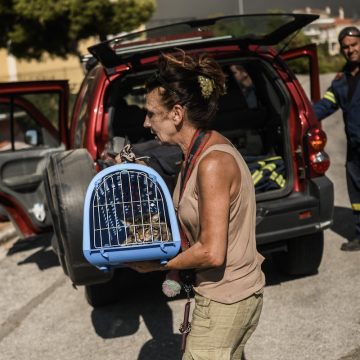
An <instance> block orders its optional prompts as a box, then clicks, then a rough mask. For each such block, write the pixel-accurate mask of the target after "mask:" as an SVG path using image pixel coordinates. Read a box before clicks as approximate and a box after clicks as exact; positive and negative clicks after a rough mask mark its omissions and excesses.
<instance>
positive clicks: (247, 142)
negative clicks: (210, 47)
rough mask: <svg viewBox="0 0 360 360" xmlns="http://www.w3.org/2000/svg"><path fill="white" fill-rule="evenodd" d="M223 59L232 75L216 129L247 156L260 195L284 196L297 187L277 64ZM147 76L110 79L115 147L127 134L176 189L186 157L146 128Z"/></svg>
mask: <svg viewBox="0 0 360 360" xmlns="http://www.w3.org/2000/svg"><path fill="white" fill-rule="evenodd" d="M220 63H221V65H222V67H223V71H224V72H225V74H226V77H227V92H226V94H225V95H224V96H222V97H221V98H220V101H219V109H218V112H217V116H216V118H215V119H214V123H213V129H215V130H217V131H219V132H221V133H222V134H223V135H224V136H226V137H227V138H228V139H229V140H230V141H231V142H232V143H233V144H234V146H235V147H236V148H237V149H238V150H239V152H240V153H241V154H242V155H243V157H244V159H245V160H246V162H247V164H248V166H249V169H250V171H251V173H252V177H253V180H254V185H255V190H256V193H257V198H258V200H260V199H270V198H276V197H279V196H284V195H285V194H286V193H288V192H289V191H290V189H291V187H292V184H291V178H292V177H291V166H290V164H291V161H290V156H289V155H290V144H289V136H290V135H289V129H288V117H289V99H288V96H287V92H286V90H285V87H284V85H283V83H282V82H281V81H280V79H279V78H278V76H277V75H276V73H275V71H274V70H273V69H272V67H271V66H270V65H269V64H268V63H267V62H266V61H264V60H262V59H260V58H259V57H255V56H254V57H247V58H245V57H242V58H241V59H233V60H231V61H229V60H226V62H220ZM240 72H241V74H239V73H240ZM148 76H149V72H146V73H139V72H138V73H137V74H136V75H131V74H129V75H127V76H124V77H122V78H118V79H117V80H115V81H114V82H113V83H112V84H111V86H110V88H109V91H108V94H107V95H108V96H107V100H106V101H107V109H108V113H109V124H110V125H109V126H110V131H109V133H110V137H111V139H112V141H111V144H110V147H111V146H112V147H113V149H114V150H116V151H118V150H119V144H123V142H124V138H126V139H127V141H129V142H130V143H131V144H132V145H133V148H134V152H135V153H136V154H137V155H138V156H150V158H151V160H150V165H151V166H153V167H154V168H155V169H156V170H157V171H159V172H160V174H161V175H163V176H164V178H165V180H166V181H167V183H168V185H169V187H170V188H173V186H174V181H175V179H176V175H177V173H178V170H179V164H180V162H181V153H180V150H179V149H178V148H176V147H173V146H167V145H160V144H159V143H158V142H157V141H155V140H154V139H153V136H152V135H151V134H150V131H149V130H148V129H145V128H144V127H143V122H144V118H145V109H144V103H145V88H144V81H145V79H146V78H147V77H148ZM236 76H237V79H236ZM241 77H242V78H241ZM242 80H243V82H241V81H242Z"/></svg>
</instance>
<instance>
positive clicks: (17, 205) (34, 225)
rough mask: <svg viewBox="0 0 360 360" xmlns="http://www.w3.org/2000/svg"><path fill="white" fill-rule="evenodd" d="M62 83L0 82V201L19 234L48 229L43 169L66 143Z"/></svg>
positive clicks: (64, 84)
mask: <svg viewBox="0 0 360 360" xmlns="http://www.w3.org/2000/svg"><path fill="white" fill-rule="evenodd" d="M68 97H69V85H68V82H67V81H37V82H13V83H1V84H0V205H1V206H2V207H3V208H4V209H5V210H6V212H7V214H8V216H9V218H10V219H11V221H12V223H13V224H14V225H15V227H16V228H17V230H18V233H19V235H20V236H22V237H29V236H31V235H36V234H40V233H43V232H47V231H49V230H51V219H50V216H49V214H48V210H47V207H46V204H45V199H46V197H45V192H44V184H43V171H44V169H45V167H46V166H47V162H48V158H49V155H50V154H52V153H54V152H58V151H63V150H65V149H66V148H67V146H68V129H67V124H68V121H67V117H68V115H67V112H68Z"/></svg>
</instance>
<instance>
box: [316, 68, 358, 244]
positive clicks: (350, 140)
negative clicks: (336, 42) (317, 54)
mask: <svg viewBox="0 0 360 360" xmlns="http://www.w3.org/2000/svg"><path fill="white" fill-rule="evenodd" d="M339 108H340V109H341V110H342V111H343V117H344V124H345V133H346V138H347V157H346V180H347V186H348V193H349V198H350V202H351V206H352V209H353V214H354V220H355V229H356V237H357V238H359V239H360V71H359V72H358V73H357V74H356V76H352V75H351V74H350V72H349V70H348V68H347V66H345V67H344V69H343V72H342V73H339V74H338V75H337V76H336V77H335V79H334V80H333V81H332V83H331V86H330V87H329V89H328V90H327V91H326V93H325V95H324V97H323V98H322V99H321V100H320V101H319V102H317V103H316V104H315V105H314V111H315V113H316V115H317V117H318V119H319V120H322V119H324V118H325V117H327V116H329V115H331V114H332V113H334V112H335V111H336V110H337V109H339Z"/></svg>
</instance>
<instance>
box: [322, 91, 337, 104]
mask: <svg viewBox="0 0 360 360" xmlns="http://www.w3.org/2000/svg"><path fill="white" fill-rule="evenodd" d="M324 99H326V100H329V101H331V102H332V103H334V104H336V98H335V95H334V94H333V93H332V92H331V91H327V92H326V93H325V95H324Z"/></svg>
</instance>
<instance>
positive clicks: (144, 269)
mask: <svg viewBox="0 0 360 360" xmlns="http://www.w3.org/2000/svg"><path fill="white" fill-rule="evenodd" d="M124 265H125V266H126V267H129V268H130V269H133V270H135V271H137V272H139V273H148V272H152V271H160V270H166V269H165V267H164V266H163V265H161V264H160V262H159V261H137V262H130V263H125V264H124Z"/></svg>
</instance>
